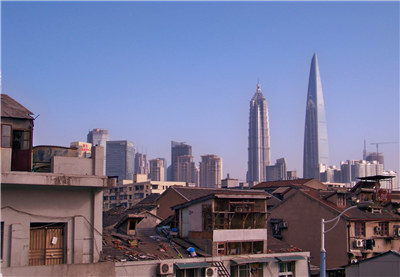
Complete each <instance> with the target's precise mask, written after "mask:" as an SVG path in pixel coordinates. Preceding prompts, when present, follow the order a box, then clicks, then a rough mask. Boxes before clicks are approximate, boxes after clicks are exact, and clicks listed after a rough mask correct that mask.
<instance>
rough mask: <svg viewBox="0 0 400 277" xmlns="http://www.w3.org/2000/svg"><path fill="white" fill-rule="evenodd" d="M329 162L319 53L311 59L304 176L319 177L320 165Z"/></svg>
mask: <svg viewBox="0 0 400 277" xmlns="http://www.w3.org/2000/svg"><path fill="white" fill-rule="evenodd" d="M320 164H326V165H328V164H329V147H328V131H327V126H326V117H325V105H324V96H323V94H322V85H321V77H320V75H319V68H318V60H317V54H314V56H313V57H312V60H311V69H310V77H309V81H308V93H307V105H306V123H305V130H304V156H303V178H316V179H319V165H320Z"/></svg>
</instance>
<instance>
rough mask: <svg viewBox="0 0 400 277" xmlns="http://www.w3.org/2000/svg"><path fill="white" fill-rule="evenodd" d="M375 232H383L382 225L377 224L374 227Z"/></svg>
mask: <svg viewBox="0 0 400 277" xmlns="http://www.w3.org/2000/svg"><path fill="white" fill-rule="evenodd" d="M374 232H375V234H379V233H380V232H381V227H380V226H375V227H374Z"/></svg>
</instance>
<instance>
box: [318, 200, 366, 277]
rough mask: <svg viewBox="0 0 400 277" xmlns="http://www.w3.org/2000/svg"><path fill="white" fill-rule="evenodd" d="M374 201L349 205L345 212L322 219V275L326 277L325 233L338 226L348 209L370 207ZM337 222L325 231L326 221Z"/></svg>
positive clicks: (320, 269)
mask: <svg viewBox="0 0 400 277" xmlns="http://www.w3.org/2000/svg"><path fill="white" fill-rule="evenodd" d="M372 203H373V202H372V201H363V202H360V203H357V205H356V206H351V207H348V208H347V209H345V210H344V211H343V212H341V213H340V214H339V215H338V216H337V217H335V218H332V219H329V220H325V219H323V218H322V219H321V256H320V268H319V271H320V277H326V250H325V233H328V232H329V231H331V230H332V229H333V228H335V227H336V225H337V224H338V223H339V219H340V217H341V216H342V215H343V214H344V213H345V212H347V211H349V210H351V209H354V208H367V207H369V206H370V205H371V204H372ZM335 220H336V222H335V224H334V225H333V226H332V227H331V228H330V229H328V230H326V231H325V223H331V222H334V221H335Z"/></svg>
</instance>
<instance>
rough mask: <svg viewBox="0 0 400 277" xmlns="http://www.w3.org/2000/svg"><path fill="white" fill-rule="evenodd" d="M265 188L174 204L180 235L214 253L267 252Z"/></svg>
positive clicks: (225, 193) (207, 196)
mask: <svg viewBox="0 0 400 277" xmlns="http://www.w3.org/2000/svg"><path fill="white" fill-rule="evenodd" d="M268 198H269V195H268V194H267V193H265V192H264V191H256V190H253V191H243V190H236V191H234V190H226V191H222V190H221V191H218V192H213V193H211V194H208V195H206V196H203V197H200V198H197V199H194V200H191V201H189V202H186V203H183V204H180V205H177V206H175V207H173V209H174V210H175V212H176V214H175V220H176V226H177V228H178V230H179V236H180V237H182V238H185V239H187V240H190V241H192V242H195V243H196V244H197V245H202V247H201V248H203V249H204V250H205V251H206V252H207V253H209V254H211V255H212V256H223V255H236V254H260V253H266V251H267V226H266V222H267V205H266V201H267V199H268Z"/></svg>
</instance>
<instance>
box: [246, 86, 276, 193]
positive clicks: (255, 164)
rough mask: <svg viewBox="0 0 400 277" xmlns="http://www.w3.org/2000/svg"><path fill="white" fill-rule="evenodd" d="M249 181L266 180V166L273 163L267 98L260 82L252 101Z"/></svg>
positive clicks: (252, 182) (251, 182) (253, 182)
mask: <svg viewBox="0 0 400 277" xmlns="http://www.w3.org/2000/svg"><path fill="white" fill-rule="evenodd" d="M248 153H249V158H248V171H247V182H249V183H250V185H252V184H255V183H257V182H262V181H265V180H266V174H265V172H266V166H267V165H270V164H271V146H270V138H269V121H268V109H267V100H265V98H264V96H263V94H262V92H261V87H260V84H259V83H257V91H256V93H255V94H254V96H253V98H252V99H251V101H250V116H249V148H248Z"/></svg>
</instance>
